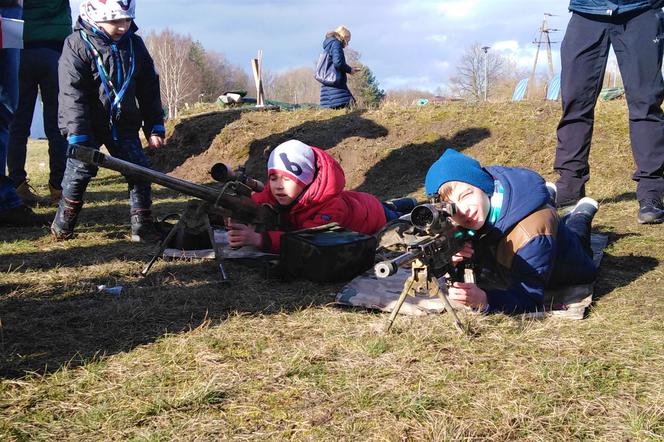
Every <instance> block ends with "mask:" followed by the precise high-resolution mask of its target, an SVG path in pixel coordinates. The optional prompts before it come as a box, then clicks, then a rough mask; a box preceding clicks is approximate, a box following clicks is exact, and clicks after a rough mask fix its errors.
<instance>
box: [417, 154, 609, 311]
mask: <svg viewBox="0 0 664 442" xmlns="http://www.w3.org/2000/svg"><path fill="white" fill-rule="evenodd" d="M425 189H426V192H427V194H429V195H438V196H439V197H440V199H441V200H443V201H446V202H450V203H453V204H455V206H456V214H455V215H454V216H453V220H454V221H455V222H456V223H457V224H459V225H460V226H462V227H465V228H468V229H472V230H475V231H476V235H475V238H474V239H473V242H472V244H470V243H469V244H467V245H466V247H465V248H464V249H463V250H461V251H460V252H459V253H458V254H457V256H455V258H454V261H455V262H458V261H460V260H462V259H463V258H469V257H471V256H473V257H474V260H475V263H476V264H477V265H478V266H479V267H480V268H487V269H490V270H493V271H494V272H496V273H498V274H499V275H500V276H501V277H502V278H501V279H503V280H504V281H506V283H507V288H504V289H491V290H486V291H485V290H482V289H480V288H479V287H478V286H477V285H475V284H471V283H464V282H455V283H454V284H453V286H452V287H450V289H449V297H450V299H451V300H453V301H456V302H458V303H460V304H463V305H466V306H468V307H471V308H475V309H478V310H481V311H485V312H504V313H524V312H533V311H541V310H543V309H544V307H545V306H544V305H543V301H544V289H545V288H549V287H556V286H564V285H571V284H582V283H588V282H592V281H593V280H594V279H595V277H596V275H597V268H596V267H595V265H594V264H593V260H592V251H591V249H590V226H591V222H592V219H593V217H594V215H595V213H596V212H597V209H598V204H597V201H595V200H593V199H591V198H583V199H581V200H579V202H578V203H577V205H576V206H575V208H574V209H573V211H572V212H571V213H570V215H568V216H566V217H565V218H562V219H561V218H560V217H559V216H558V213H557V212H556V210H555V209H554V208H553V207H552V205H551V201H552V195H551V193H550V191H549V190H548V189H547V185H546V184H545V182H544V179H543V178H542V177H541V176H540V175H539V174H537V173H535V172H533V171H531V170H528V169H522V168H517V167H503V166H489V167H482V166H481V165H480V163H479V162H478V161H477V160H475V159H473V158H471V157H468V156H466V155H464V154H461V153H459V152H456V151H455V150H452V149H448V150H446V151H445V152H444V153H443V155H442V156H441V157H440V158H439V159H438V160H437V161H436V162H435V163H434V164H433V165H432V166H431V168H430V169H429V171H428V172H427V175H426V180H425Z"/></svg>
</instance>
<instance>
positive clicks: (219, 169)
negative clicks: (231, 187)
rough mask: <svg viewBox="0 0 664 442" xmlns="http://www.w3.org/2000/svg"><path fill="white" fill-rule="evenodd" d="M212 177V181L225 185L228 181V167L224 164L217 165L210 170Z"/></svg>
mask: <svg viewBox="0 0 664 442" xmlns="http://www.w3.org/2000/svg"><path fill="white" fill-rule="evenodd" d="M210 175H211V176H212V179H214V180H216V181H220V182H222V183H225V182H226V181H228V175H229V173H228V166H226V165H225V164H224V163H217V164H215V165H214V166H212V169H210Z"/></svg>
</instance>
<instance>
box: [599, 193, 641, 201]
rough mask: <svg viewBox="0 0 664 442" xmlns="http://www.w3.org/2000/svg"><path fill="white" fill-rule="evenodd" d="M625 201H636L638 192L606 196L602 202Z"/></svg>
mask: <svg viewBox="0 0 664 442" xmlns="http://www.w3.org/2000/svg"><path fill="white" fill-rule="evenodd" d="M624 201H634V202H635V203H636V192H624V193H621V194H618V195H614V196H612V197H611V198H605V199H603V200H602V204H610V203H621V202H624Z"/></svg>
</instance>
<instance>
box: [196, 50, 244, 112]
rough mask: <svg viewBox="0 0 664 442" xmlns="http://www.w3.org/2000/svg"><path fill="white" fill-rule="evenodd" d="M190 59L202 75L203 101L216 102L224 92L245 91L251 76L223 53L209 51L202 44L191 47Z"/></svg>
mask: <svg viewBox="0 0 664 442" xmlns="http://www.w3.org/2000/svg"><path fill="white" fill-rule="evenodd" d="M190 59H191V60H192V61H193V63H194V65H195V66H196V69H197V70H198V71H199V73H200V78H201V87H200V89H201V90H200V95H201V97H202V100H203V101H208V102H212V101H215V100H216V99H217V98H218V97H219V95H221V94H223V93H224V92H228V91H234V90H240V89H245V88H246V86H247V83H248V81H249V76H248V75H247V73H246V72H245V71H243V70H242V69H241V68H240V67H239V66H236V65H234V64H232V63H231V62H229V61H228V59H227V58H226V56H225V55H224V54H222V53H221V52H215V51H208V50H206V49H205V48H204V47H203V45H202V44H201V43H200V42H194V43H193V44H192V47H191V53H190Z"/></svg>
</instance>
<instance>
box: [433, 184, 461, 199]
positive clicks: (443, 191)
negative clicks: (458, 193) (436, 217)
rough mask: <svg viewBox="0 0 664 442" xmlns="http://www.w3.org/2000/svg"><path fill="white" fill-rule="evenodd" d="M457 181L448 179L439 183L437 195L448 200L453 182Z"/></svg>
mask: <svg viewBox="0 0 664 442" xmlns="http://www.w3.org/2000/svg"><path fill="white" fill-rule="evenodd" d="M456 182H458V181H448V182H446V183H443V184H441V186H440V187H439V188H438V195H439V196H440V200H441V201H449V199H450V196H451V195H452V190H453V189H454V183H456Z"/></svg>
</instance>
